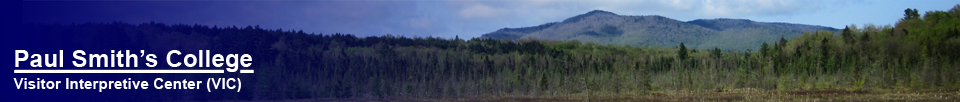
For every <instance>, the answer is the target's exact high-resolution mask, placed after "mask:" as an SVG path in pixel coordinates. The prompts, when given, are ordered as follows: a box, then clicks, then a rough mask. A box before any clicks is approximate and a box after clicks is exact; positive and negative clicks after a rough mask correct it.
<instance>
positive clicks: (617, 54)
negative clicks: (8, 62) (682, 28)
mask: <svg viewBox="0 0 960 102" xmlns="http://www.w3.org/2000/svg"><path fill="white" fill-rule="evenodd" d="M24 28H25V29H24V30H26V31H30V32H31V33H32V34H31V35H30V36H31V37H33V38H26V39H42V38H44V37H56V38H65V39H72V40H63V41H51V42H49V43H51V44H49V45H50V46H51V47H54V48H62V49H69V48H78V49H80V48H82V49H91V50H93V49H103V50H141V49H142V50H147V51H165V50H168V49H179V50H186V51H191V50H212V51H230V52H225V53H247V54H250V55H252V56H253V57H254V58H257V59H254V62H255V64H254V66H251V68H253V69H256V70H257V73H256V74H255V75H241V76H247V77H254V78H255V79H250V80H252V81H253V82H252V83H255V84H250V85H253V86H246V87H249V88H248V89H245V90H249V91H251V93H253V94H225V95H224V94H207V96H208V97H214V96H216V97H223V98H224V99H235V98H239V99H250V100H278V99H305V98H355V97H375V98H376V97H379V98H383V97H468V96H489V97H506V96H524V97H539V96H562V95H570V94H577V95H587V96H593V95H597V96H602V95H623V94H649V93H664V92H675V91H690V92H722V91H727V90H731V89H744V88H747V89H756V90H779V91H793V90H849V91H858V90H957V89H958V88H960V68H958V67H957V66H960V53H958V52H960V37H958V35H960V5H958V6H954V7H953V8H952V9H950V10H948V11H927V12H925V13H924V14H923V15H920V14H918V12H917V11H916V10H915V9H907V10H905V14H904V17H903V18H902V19H900V20H899V21H898V22H897V23H896V24H894V25H892V26H891V25H885V26H878V25H872V24H866V25H863V26H856V25H850V26H847V27H846V28H844V29H843V30H842V31H840V32H839V33H836V32H832V31H808V32H805V33H803V34H802V35H800V36H798V37H793V38H789V39H786V38H780V39H779V41H777V42H770V43H769V44H768V43H764V44H763V45H761V47H760V48H758V50H755V51H754V50H751V49H748V50H724V49H719V48H714V49H692V48H687V47H686V46H685V45H684V44H682V43H681V44H680V45H678V46H675V47H663V46H621V45H600V44H597V43H594V42H581V41H577V40H572V41H549V40H537V39H521V40H515V41H506V40H496V39H489V38H469V39H463V38H459V37H456V38H452V39H449V38H437V37H398V36H392V35H384V36H368V37H358V36H354V35H351V34H339V33H336V34H311V33H304V32H303V31H297V30H285V29H263V28H260V27H259V26H246V27H237V26H224V27H218V26H212V27H211V26H207V25H196V24H195V25H186V24H163V23H154V22H150V23H142V24H127V23H122V22H112V23H82V24H64V25H53V24H46V25H45V24H33V25H27V26H25V27H24ZM104 38H111V39H104ZM112 38H116V39H112ZM58 44H59V45H58ZM148 53H149V52H148ZM153 53H156V52H153ZM160 58H163V56H160ZM198 76H204V75H196V76H190V77H198ZM209 76H218V75H209ZM194 94H202V93H194ZM217 95H220V96H217Z"/></svg>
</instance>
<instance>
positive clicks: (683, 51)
mask: <svg viewBox="0 0 960 102" xmlns="http://www.w3.org/2000/svg"><path fill="white" fill-rule="evenodd" d="M677 58H680V61H683V60H685V59H687V47H686V46H684V45H683V42H680V50H679V51H677Z"/></svg>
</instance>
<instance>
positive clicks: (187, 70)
mask: <svg viewBox="0 0 960 102" xmlns="http://www.w3.org/2000/svg"><path fill="white" fill-rule="evenodd" d="M241 72H242V70H241ZM250 72H251V73H252V72H253V71H252V70H251V71H250ZM13 73H224V70H222V69H221V70H197V69H163V70H136V69H133V70H100V69H95V70H43V69H15V70H13Z"/></svg>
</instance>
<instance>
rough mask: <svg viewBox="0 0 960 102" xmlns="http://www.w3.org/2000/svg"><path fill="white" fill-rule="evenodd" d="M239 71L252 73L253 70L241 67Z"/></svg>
mask: <svg viewBox="0 0 960 102" xmlns="http://www.w3.org/2000/svg"><path fill="white" fill-rule="evenodd" d="M240 73H253V70H250V69H241V70H240Z"/></svg>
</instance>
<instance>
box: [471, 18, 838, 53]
mask: <svg viewBox="0 0 960 102" xmlns="http://www.w3.org/2000/svg"><path fill="white" fill-rule="evenodd" d="M818 30H827V31H837V29H835V28H831V27H824V26H815V25H805V24H791V23H771V22H755V21H751V20H746V19H728V18H719V19H697V20H693V21H687V22H684V21H679V20H676V19H671V18H667V17H663V16H658V15H648V16H629V15H617V14H615V13H612V12H607V11H602V10H593V11H590V12H587V13H586V14H581V15H577V16H574V17H571V18H568V19H566V20H563V21H562V22H552V23H546V24H541V25H538V26H532V27H523V28H503V29H500V30H497V31H494V32H491V33H487V34H484V35H483V36H481V37H482V38H493V39H504V40H516V39H526V38H532V39H545V40H580V41H584V42H596V43H600V44H615V45H631V46H665V47H672V46H677V45H679V44H680V43H681V42H682V43H684V44H685V45H686V46H688V47H691V48H699V49H707V48H721V49H731V50H743V49H756V48H759V46H760V45H761V43H763V42H773V41H777V40H780V37H785V38H791V37H795V36H798V35H800V34H802V33H803V32H804V31H818Z"/></svg>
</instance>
